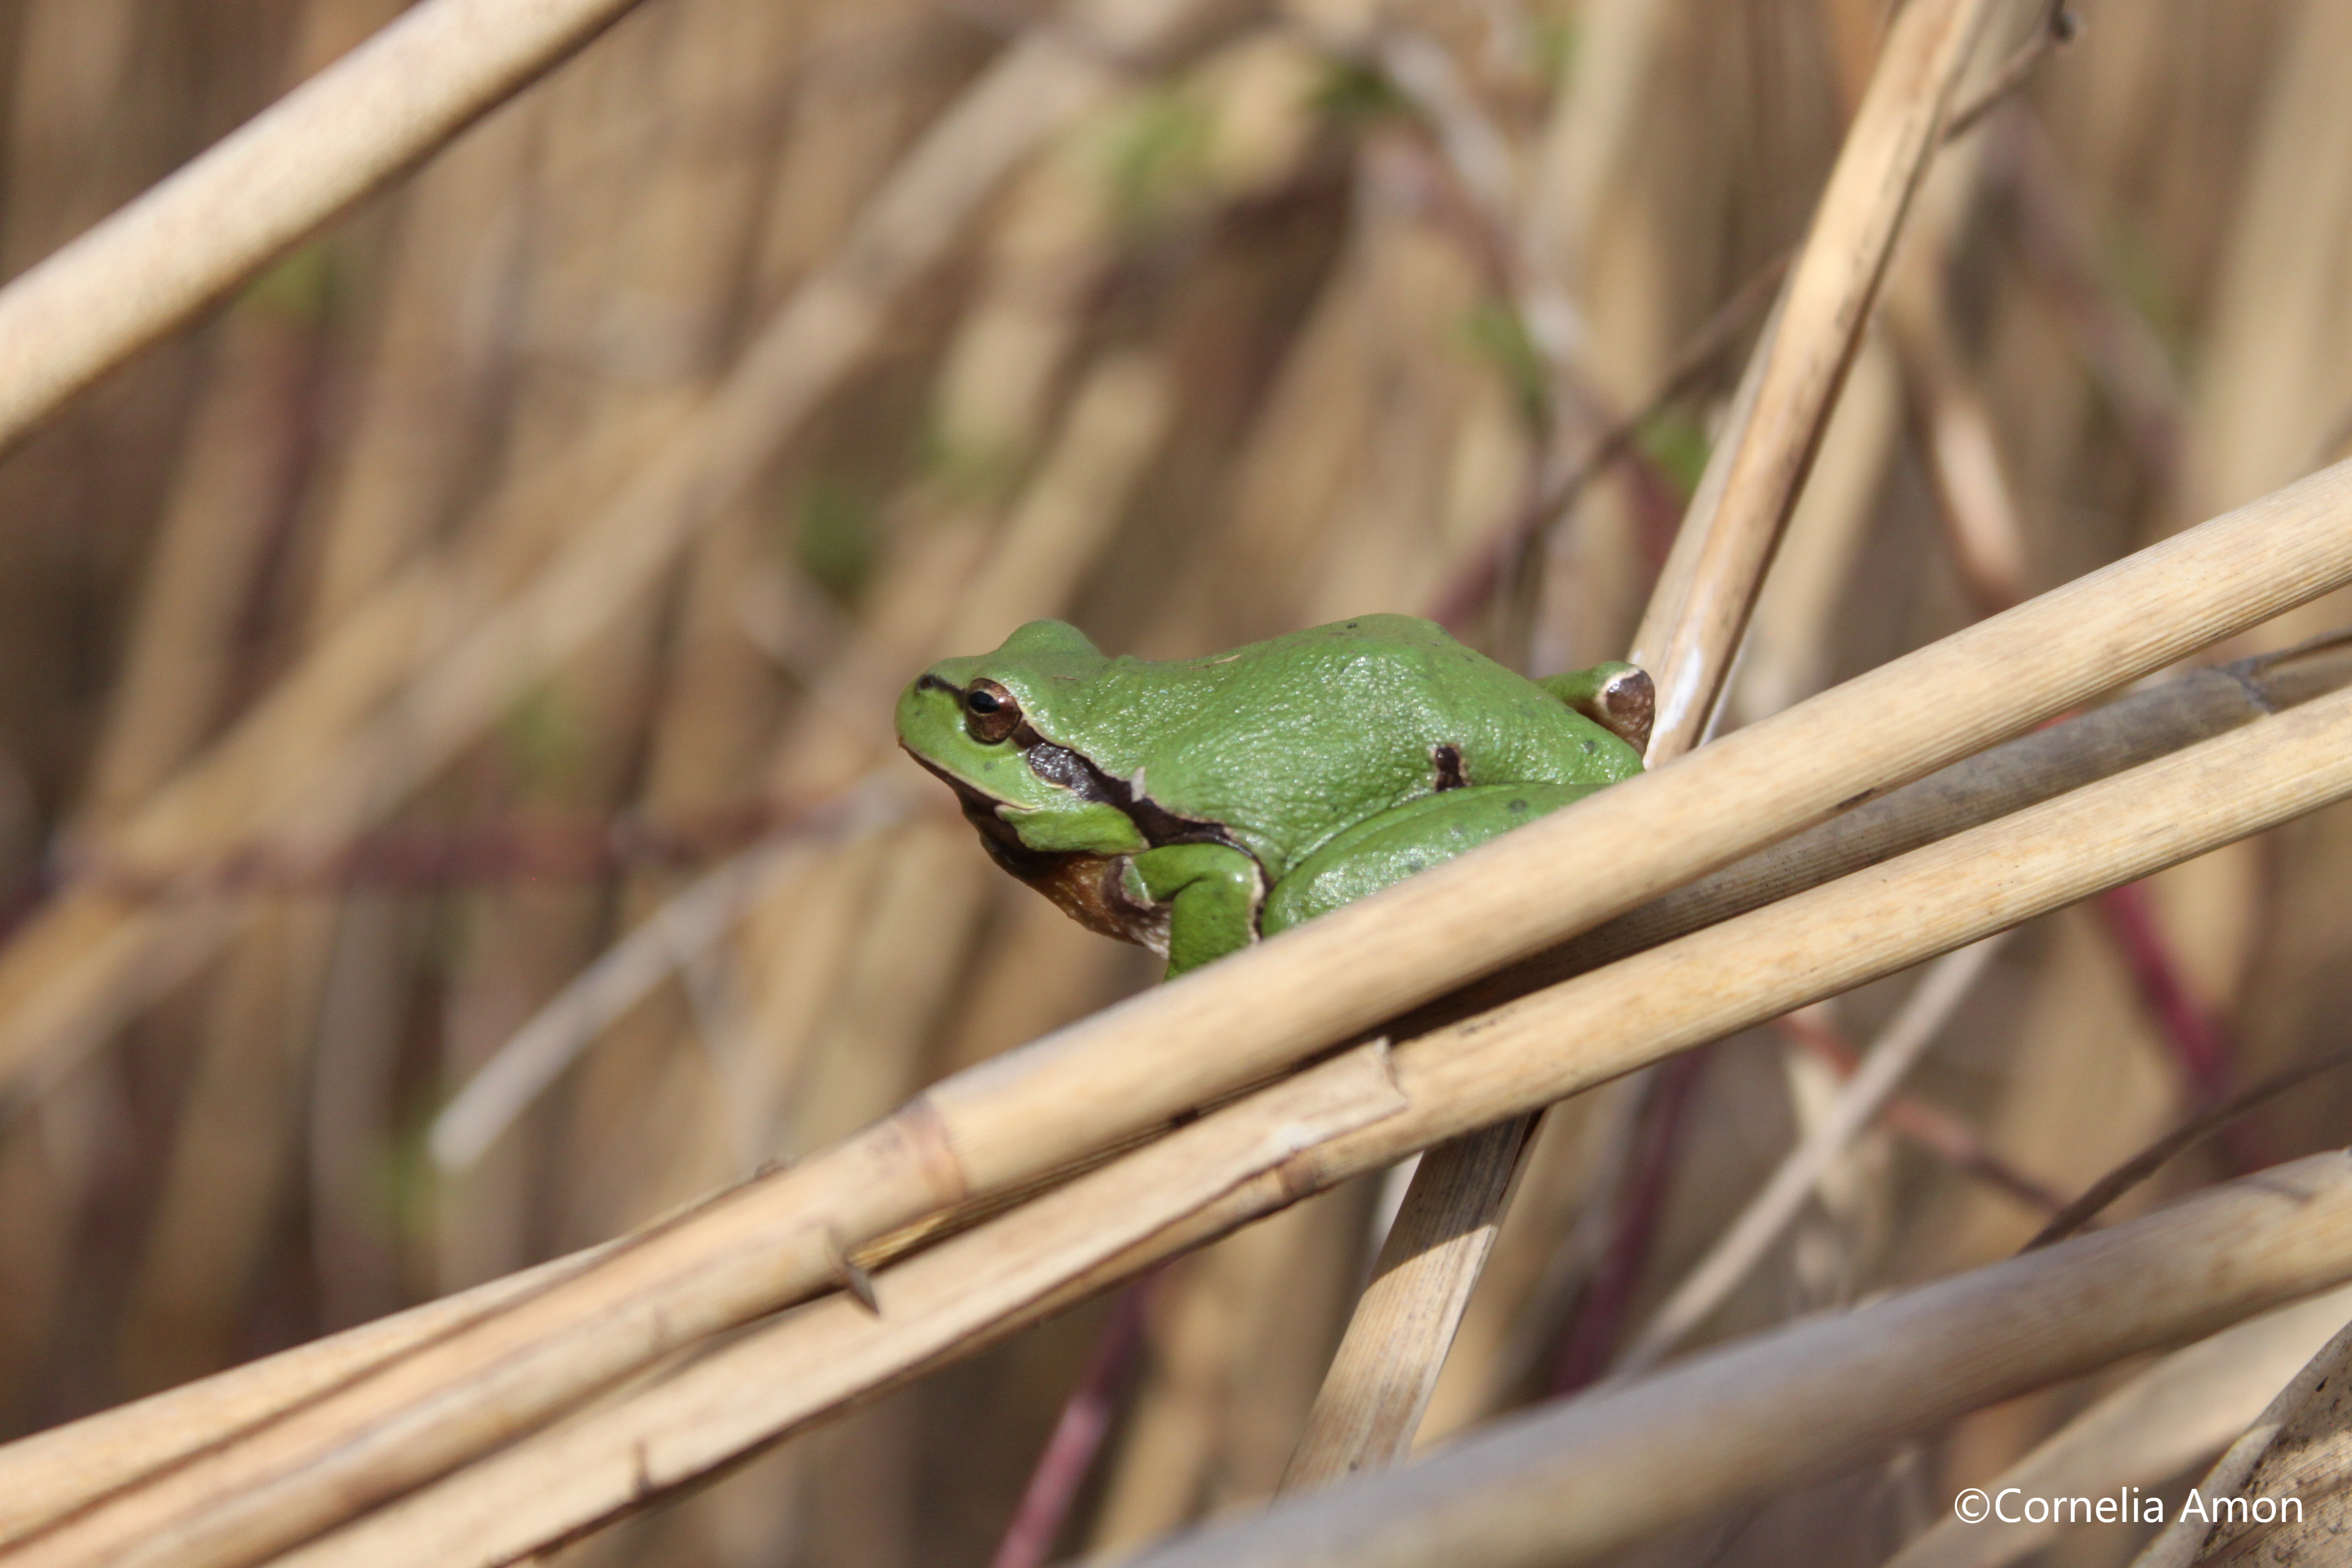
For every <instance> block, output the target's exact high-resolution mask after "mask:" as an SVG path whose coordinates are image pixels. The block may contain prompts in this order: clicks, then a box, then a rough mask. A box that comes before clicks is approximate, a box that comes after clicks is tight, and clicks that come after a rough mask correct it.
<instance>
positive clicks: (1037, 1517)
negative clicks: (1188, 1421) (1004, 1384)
mask: <svg viewBox="0 0 2352 1568" xmlns="http://www.w3.org/2000/svg"><path fill="white" fill-rule="evenodd" d="M1153 1278H1155V1277H1154V1276H1151V1275H1147V1276H1145V1277H1144V1278H1143V1279H1139V1280H1137V1281H1136V1282H1135V1283H1134V1284H1132V1285H1130V1286H1129V1287H1128V1288H1127V1289H1124V1290H1122V1291H1120V1292H1119V1295H1118V1300H1116V1301H1114V1302H1113V1303H1112V1304H1111V1311H1110V1321H1108V1322H1107V1323H1105V1324H1104V1325H1103V1329H1102V1334H1101V1336H1100V1337H1099V1338H1097V1340H1096V1341H1095V1348H1094V1353H1093V1355H1092V1356H1090V1357H1089V1358H1088V1359H1087V1370H1086V1373H1085V1374H1084V1375H1082V1376H1081V1377H1080V1378H1079V1379H1078V1385H1077V1387H1076V1388H1075V1389H1073V1390H1071V1391H1070V1397H1069V1399H1068V1400H1067V1401H1066V1403H1065V1404H1064V1405H1063V1406H1062V1415H1061V1418H1060V1419H1059V1420H1057V1421H1056V1422H1055V1423H1054V1435H1053V1436H1051V1437H1048V1438H1047V1439H1046V1440H1045V1452H1044V1453H1042V1454H1040V1455H1038V1457H1037V1468H1035V1469H1034V1470H1032V1471H1031V1472H1030V1474H1029V1484H1028V1486H1027V1487H1025V1488H1024V1489H1023V1490H1022V1493H1021V1506H1020V1507H1018V1508H1016V1509H1014V1510H1013V1522H1012V1523H1011V1524H1009V1525H1007V1526H1006V1527H1005V1531H1004V1539H1003V1541H1002V1542H999V1543H998V1544H997V1548H996V1555H995V1556H994V1557H992V1558H990V1559H989V1568H1039V1564H1041V1563H1044V1562H1045V1557H1046V1554H1047V1553H1048V1552H1052V1551H1053V1549H1054V1542H1055V1541H1056V1540H1058V1539H1059V1538H1060V1536H1061V1533H1062V1526H1063V1524H1064V1523H1065V1522H1066V1521H1067V1520H1068V1518H1069V1513H1070V1505H1071V1504H1073V1503H1075V1502H1076V1500H1077V1497H1078V1492H1079V1490H1080V1489H1081V1488H1083V1487H1084V1486H1085V1485H1086V1482H1087V1476H1089V1475H1091V1474H1092V1473H1093V1472H1094V1467H1095V1460H1096V1458H1097V1457H1098V1456H1099V1455H1100V1454H1101V1452H1102V1446H1103V1439H1104V1438H1105V1437H1107V1436H1109V1434H1110V1422H1111V1415H1112V1412H1113V1411H1114V1410H1116V1409H1117V1407H1118V1399H1119V1395H1120V1394H1121V1393H1122V1392H1124V1391H1125V1389H1126V1387H1127V1384H1128V1380H1129V1377H1130V1376H1131V1375H1132V1373H1134V1370H1135V1363H1136V1359H1137V1352H1139V1351H1140V1350H1141V1349H1142V1347H1143V1306H1144V1297H1145V1294H1146V1292H1147V1291H1148V1289H1150V1284H1151V1280H1152V1279H1153Z"/></svg>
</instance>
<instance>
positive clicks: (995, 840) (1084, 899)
mask: <svg viewBox="0 0 2352 1568" xmlns="http://www.w3.org/2000/svg"><path fill="white" fill-rule="evenodd" d="M1013 740H1014V743H1015V744H1017V745H1020V746H1021V748H1022V750H1023V752H1024V753H1025V755H1026V757H1027V759H1028V762H1029V765H1030V766H1031V767H1032V768H1033V769H1034V771H1035V772H1036V773H1037V775H1038V776H1039V777H1040V778H1043V779H1045V780H1047V781H1049V782H1051V783H1054V784H1061V785H1063V786H1064V787H1065V788H1067V789H1068V790H1070V791H1071V793H1073V794H1074V795H1076V796H1077V797H1078V798H1079V799H1081V800H1086V801H1097V802H1104V803H1108V804H1109V805H1115V806H1117V807H1118V809H1119V810H1121V811H1123V812H1125V813H1126V814H1127V817H1128V820H1129V821H1130V822H1132V823H1134V824H1135V826H1136V830H1137V831H1138V832H1139V833H1141V834H1142V835H1143V837H1144V839H1145V841H1146V842H1147V843H1148V844H1150V847H1153V848H1155V849H1157V848H1159V847H1160V846H1162V845H1165V844H1226V845H1231V846H1232V847H1234V848H1235V849H1239V850H1240V851H1241V852H1242V853H1243V854H1244V855H1248V856H1249V858H1250V863H1251V864H1252V865H1254V866H1256V867H1257V868H1258V882H1259V889H1260V897H1259V900H1258V907H1259V909H1260V910H1263V908H1264V906H1265V898H1264V891H1265V881H1266V877H1265V866H1264V864H1263V863H1262V862H1260V861H1259V860H1258V858H1257V857H1256V856H1255V855H1254V854H1251V852H1250V849H1249V847H1248V846H1246V845H1244V844H1242V843H1240V842H1238V841H1237V840H1235V839H1234V837H1233V836H1232V835H1231V834H1229V833H1227V832H1226V831H1225V830H1224V829H1223V828H1222V827H1220V826H1217V825H1216V824H1214V823H1209V822H1195V821H1193V820H1192V819H1191V818H1189V817H1182V816H1177V815H1176V814H1175V813H1173V812H1171V811H1169V810H1167V809H1166V808H1165V807H1163V806H1161V805H1160V804H1159V803H1158V802H1157V801H1154V800H1152V799H1151V798H1150V796H1149V795H1137V794H1136V793H1135V791H1134V790H1133V789H1132V788H1130V787H1129V784H1127V782H1126V781H1125V780H1123V779H1114V778H1111V777H1109V776H1108V775H1107V774H1106V773H1103V771H1102V770H1101V769H1100V768H1097V766H1095V765H1094V763H1091V762H1089V761H1087V759H1086V758H1084V757H1082V756H1080V755H1078V753H1077V752H1073V751H1071V750H1069V749H1068V748H1067V747H1065V746H1056V745H1055V744H1054V743H1053V742H1050V741H1047V740H1045V738H1044V737H1043V736H1040V735H1038V734H1037V732H1036V731H1034V730H1032V729H1030V728H1029V726H1028V725H1027V724H1026V723H1025V722H1024V724H1023V725H1022V726H1021V729H1020V730H1019V731H1016V732H1015V734H1014V736H1013ZM907 754H908V756H911V757H914V759H915V761H916V762H918V763H921V764H922V766H923V770H924V771H925V772H926V773H930V774H931V775H932V776H933V777H935V778H937V779H938V780H939V781H940V783H941V784H946V785H947V786H948V788H950V789H951V790H953V791H954V792H955V796H956V804H957V805H959V806H961V808H962V809H963V817H964V820H965V821H966V822H969V823H971V826H972V827H973V829H974V830H975V831H976V832H978V833H979V835H980V842H981V845H982V847H984V848H985V849H987V851H988V858H990V859H992V860H993V861H995V862H996V863H997V865H998V866H1000V867H1002V868H1003V869H1004V871H1005V872H1006V873H1007V874H1008V875H1011V876H1013V877H1017V878H1019V879H1021V880H1022V881H1024V882H1026V883H1028V884H1029V885H1030V886H1031V887H1033V888H1034V889H1037V890H1038V891H1039V892H1041V893H1043V894H1045V897H1047V898H1049V899H1051V900H1054V902H1055V904H1056V905H1058V906H1060V908H1061V910H1062V912H1063V913H1064V914H1066V915H1068V916H1069V917H1070V918H1071V919H1072V920H1074V921H1077V922H1078V923H1079V924H1080V925H1082V926H1084V927H1086V928H1087V930H1088V931H1094V932H1096V933H1097V934H1098V935H1101V936H1108V937H1116V938H1118V940H1119V941H1121V942H1133V943H1135V944H1136V945H1137V946H1139V947H1146V948H1150V950H1151V951H1152V952H1156V953H1158V954H1159V955H1160V957H1162V958H1165V957H1167V956H1168V920H1169V914H1170V906H1168V905H1166V904H1155V903H1149V902H1145V901H1143V900H1138V899H1136V898H1134V897H1132V896H1130V895H1129V893H1128V891H1127V889H1126V886H1125V884H1126V872H1127V862H1128V857H1127V856H1125V855H1102V854H1095V853H1091V852H1088V851H1086V850H1049V849H1033V848H1031V847H1029V846H1028V845H1026V844H1024V843H1023V842H1022V841H1021V835H1020V833H1019V832H1018V831H1017V830H1016V829H1015V828H1014V827H1013V824H1011V823H1009V822H1007V821H1005V820H1004V818H1003V817H1002V816H998V815H997V812H996V808H997V807H998V806H1000V805H1011V804H1013V803H1011V802H1009V801H1001V800H999V799H997V798H996V797H995V796H994V795H990V794H989V793H988V792H987V791H985V790H982V789H981V788H979V787H978V786H976V785H974V784H971V783H969V782H967V781H966V780H963V779H961V778H958V777H957V776H956V775H955V774H953V773H950V772H948V771H947V770H946V769H944V768H942V767H940V766H938V765H937V764H935V763H932V762H931V761H929V759H928V758H925V757H922V756H919V755H917V754H916V753H915V752H913V751H912V750H909V751H908V753H907ZM1252 923H1253V924H1255V916H1254V917H1253V922H1252ZM1252 934H1253V935H1255V931H1253V932H1252Z"/></svg>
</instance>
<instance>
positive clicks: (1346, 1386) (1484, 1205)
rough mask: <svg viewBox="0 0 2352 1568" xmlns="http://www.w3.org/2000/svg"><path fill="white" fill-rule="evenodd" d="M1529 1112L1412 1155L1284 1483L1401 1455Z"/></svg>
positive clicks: (1310, 1484) (1298, 1484)
mask: <svg viewBox="0 0 2352 1568" xmlns="http://www.w3.org/2000/svg"><path fill="white" fill-rule="evenodd" d="M1534 1131H1535V1128H1534V1120H1533V1118H1531V1117H1528V1118H1514V1119H1513V1120H1511V1121H1507V1122H1504V1123H1502V1124H1501V1125H1499V1126H1496V1127H1490V1128H1487V1129H1486V1130H1485V1131H1480V1132H1474V1133H1472V1134H1470V1135H1469V1136H1467V1137H1465V1138H1463V1139H1460V1140H1458V1141H1456V1142H1451V1143H1442V1144H1440V1145H1438V1146H1437V1147H1436V1148H1434V1149H1432V1150H1430V1151H1429V1152H1427V1153H1425V1154H1423V1156H1422V1161H1421V1165H1420V1167H1419V1168H1418V1169H1416V1170H1415V1171H1414V1172H1413V1175H1412V1184H1411V1185H1410V1186H1408V1187H1407V1188H1406V1189H1405V1196H1404V1202H1403V1204H1402V1205H1401V1206H1400V1207H1399V1208H1398V1210H1397V1215H1396V1218H1395V1219H1394V1220H1393V1221H1392V1222H1391V1224H1390V1226H1389V1234H1388V1237H1387V1239H1386V1240H1384V1241H1383V1242H1382V1243H1381V1253H1380V1257H1379V1258H1378V1259H1377V1260H1376V1261H1375V1262H1374V1263H1373V1265H1372V1279H1371V1283H1370V1284H1369V1285H1367V1286H1366V1287H1365V1288H1364V1293H1363V1297H1362V1299H1361V1300H1359V1301H1358V1302H1357V1303H1356V1310H1355V1312H1354V1315H1353V1316H1351V1317H1350V1318H1349V1320H1348V1330H1347V1332H1346V1334H1345V1335H1344V1336H1343V1337H1342V1338H1341V1339H1340V1341H1339V1352H1338V1353H1337V1354H1336V1355H1334V1356H1333V1357H1332V1360H1331V1365H1330V1367H1329V1369H1328V1371H1327V1372H1326V1373H1324V1378H1323V1386H1322V1389H1321V1391H1320V1392H1318V1394H1316V1396H1315V1407H1314V1408H1313V1409H1312V1410H1311V1411H1309V1412H1308V1413H1307V1429H1306V1431H1305V1432H1303V1433H1302V1434H1301V1435H1300V1436H1299V1439H1298V1447H1297V1448H1296V1449H1295V1450H1294V1451H1293V1452H1292V1454H1291V1456H1290V1465H1289V1468H1287V1469H1286V1470H1285V1471H1284V1472H1283V1475H1282V1490H1283V1491H1284V1492H1286V1493H1287V1492H1293V1491H1298V1490H1303V1489H1311V1488H1315V1487H1319V1486H1325V1485H1328V1483H1330V1482H1332V1481H1334V1480H1338V1479H1341V1478H1342V1477H1346V1476H1350V1475H1353V1474H1355V1473H1356V1472H1357V1471H1359V1470H1366V1469H1379V1468H1382V1467H1383V1466H1387V1465H1391V1464H1394V1463H1395V1462H1396V1461H1397V1460H1399V1459H1401V1458H1403V1457H1404V1455H1405V1452H1406V1450H1407V1449H1408V1448H1410V1447H1412V1435H1413V1433H1414V1432H1416V1431H1417V1430H1419V1429H1420V1426H1421V1417H1422V1414H1423V1411H1425V1410H1427V1409H1428V1408H1429V1400H1430V1396H1431V1394H1434V1393H1435V1392H1436V1389H1437V1374H1438V1373H1439V1371H1440V1370H1441V1369H1442V1367H1443V1366H1444V1360H1445V1352H1446V1350H1447V1349H1448V1348H1449V1347H1450V1346H1451V1345H1452V1344H1453V1343H1454V1332H1455V1331H1456V1330H1458V1329H1459V1328H1460V1327H1461V1323H1462V1313H1463V1310H1464V1309H1465V1308H1466V1307H1467V1306H1468V1304H1469V1300H1470V1292H1471V1290H1472V1289H1475V1287H1476V1285H1477V1283H1478V1276H1479V1274H1480V1272H1481V1271H1482V1270H1483V1269H1484V1268H1485V1267H1486V1258H1487V1255H1488V1254H1489V1253H1490V1252H1492V1251H1493V1250H1494V1246H1495V1235H1496V1229H1497V1227H1498V1226H1500V1225H1501V1223H1502V1211H1503V1208H1504V1205H1505V1202H1506V1200H1507V1197H1508V1194H1509V1192H1510V1188H1511V1186H1512V1184H1513V1180H1514V1178H1515V1176H1516V1175H1517V1173H1518V1170H1519V1166H1520V1157H1521V1155H1522V1153H1523V1152H1524V1151H1525V1150H1526V1148H1527V1144H1528V1139H1529V1138H1531V1137H1532V1136H1533V1135H1534Z"/></svg>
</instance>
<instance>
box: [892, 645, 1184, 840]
mask: <svg viewBox="0 0 2352 1568" xmlns="http://www.w3.org/2000/svg"><path fill="white" fill-rule="evenodd" d="M1108 662H1109V661H1108V659H1106V658H1104V657H1103V655H1102V652H1101V650H1100V649H1098V648H1097V647H1095V645H1094V644H1093V643H1091V642H1089V641H1087V636H1086V634H1085V633H1084V632H1081V631H1080V630H1078V628H1077V627H1076V626H1070V625H1067V624H1066V623H1065V622H1062V621H1032V622H1030V623H1029V624H1028V625H1027V626H1023V627H1022V628H1021V629H1020V630H1019V631H1016V632H1014V633H1013V635H1012V636H1011V637H1007V638H1005V639H1004V646H1003V647H1000V648H998V649H997V650H996V651H995V652H994V653H984V654H978V655H974V656H972V657H971V658H950V659H942V660H940V662H939V663H938V664H935V665H933V666H931V668H929V669H927V670H925V671H923V673H922V674H920V675H919V676H917V677H916V678H915V680H914V683H913V684H912V685H910V686H908V688H907V689H906V692H905V693H904V694H903V695H902V696H900V698H899V699H898V743H899V744H900V745H901V746H904V747H905V748H906V749H907V752H908V754H909V755H911V756H912V757H913V758H914V759H915V760H916V761H917V762H919V763H922V764H923V766H924V767H926V768H928V769H929V770H930V771H931V772H932V773H936V774H938V775H939V777H940V779H942V780H944V781H945V782H946V783H947V784H948V785H949V787H950V788H951V789H953V790H954V791H955V792H956V795H957V796H958V798H959V799H960V800H961V802H962V804H963V810H964V815H965V816H967V817H969V818H971V822H972V825H973V826H976V827H978V828H979V829H980V831H981V836H982V837H983V838H986V839H987V840H988V841H989V843H990V847H991V848H992V849H994V850H996V851H997V852H998V854H999V858H1003V857H1004V855H1005V854H1007V853H1010V852H1017V849H1021V848H1025V849H1028V850H1033V851H1045V852H1069V851H1076V852H1079V853H1083V854H1091V855H1118V854H1125V853H1129V852H1131V851H1134V850H1137V849H1140V848H1142V847H1144V839H1143V837H1142V835H1141V834H1140V833H1139V832H1138V831H1137V829H1136V826H1135V824H1134V823H1133V821H1132V820H1130V819H1129V816H1128V814H1127V812H1126V811H1125V810H1124V809H1123V808H1122V806H1121V805H1120V804H1119V803H1118V801H1117V800H1116V799H1115V798H1114V797H1113V792H1110V791H1108V790H1107V789H1106V788H1105V787H1104V785H1103V782H1102V779H1101V777H1100V775H1099V774H1098V773H1097V772H1096V770H1095V768H1094V765H1093V763H1091V762H1089V761H1088V760H1087V758H1085V757H1083V756H1082V755H1080V754H1079V753H1078V752H1076V751H1074V750H1072V749H1071V748H1070V747H1068V746H1066V745H1063V744H1060V743H1057V742H1056V741H1055V738H1054V737H1052V736H1050V735H1048V734H1047V733H1045V732H1044V731H1042V730H1041V728H1040V726H1039V724H1038V722H1037V721H1036V720H1035V715H1036V714H1037V713H1038V712H1039V711H1040V710H1042V709H1044V708H1045V707H1047V706H1050V705H1051V704H1050V698H1051V694H1052V690H1053V688H1054V687H1055V685H1056V684H1057V683H1066V682H1079V681H1085V680H1088V679H1092V678H1093V677H1094V676H1096V675H1097V674H1098V673H1100V672H1101V670H1102V668H1103V667H1104V666H1105V665H1106V664H1108Z"/></svg>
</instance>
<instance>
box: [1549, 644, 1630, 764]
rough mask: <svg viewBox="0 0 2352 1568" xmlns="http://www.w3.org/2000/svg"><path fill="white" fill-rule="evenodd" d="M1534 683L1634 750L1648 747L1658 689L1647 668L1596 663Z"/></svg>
mask: <svg viewBox="0 0 2352 1568" xmlns="http://www.w3.org/2000/svg"><path fill="white" fill-rule="evenodd" d="M1536 684H1537V685H1538V686H1540V687H1542V688H1543V689H1545V690H1546V691H1549V692H1550V693H1551V694H1552V695H1553V696H1554V697H1557V698H1559V700H1561V701H1562V702H1565V703H1567V704H1568V705H1569V706H1570V708H1573V709H1575V710H1577V711H1578V712H1579V713H1581V714H1583V715H1584V716H1585V717H1586V718H1588V719H1590V720H1591V721H1593V722H1594V723H1596V724H1598V725H1600V726H1601V728H1602V729H1604V730H1606V731H1609V732H1610V733H1611V734H1612V735H1614V736H1616V737H1617V738H1618V739H1619V740H1621V741H1622V742H1625V743H1626V744H1627V745H1629V746H1631V747H1633V749H1634V750H1635V751H1637V752H1646V751H1648V750H1649V749H1650V724H1651V721H1653V720H1654V719H1656V717H1657V715H1658V692H1657V687H1656V686H1655V684H1654V683H1653V682H1652V680H1651V679H1650V674H1649V671H1647V670H1645V669H1643V668H1641V667H1640V666H1639V665H1633V664H1596V665H1594V666H1593V667H1592V668H1591V669H1571V670H1569V671H1567V672H1566V673H1565V674H1561V675H1548V676H1546V677H1544V678H1543V679H1541V680H1538V681H1537V682H1536Z"/></svg>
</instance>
